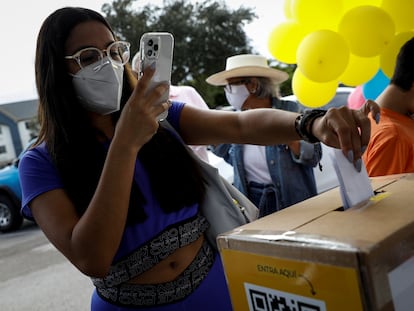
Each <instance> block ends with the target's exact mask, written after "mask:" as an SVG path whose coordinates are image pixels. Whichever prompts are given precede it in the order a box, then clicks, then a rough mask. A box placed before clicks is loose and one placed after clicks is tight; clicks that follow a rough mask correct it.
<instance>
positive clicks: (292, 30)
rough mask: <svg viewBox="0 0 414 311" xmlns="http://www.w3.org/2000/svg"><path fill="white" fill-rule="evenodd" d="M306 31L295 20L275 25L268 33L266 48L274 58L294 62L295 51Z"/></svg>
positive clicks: (283, 61) (287, 62) (288, 62)
mask: <svg viewBox="0 0 414 311" xmlns="http://www.w3.org/2000/svg"><path fill="white" fill-rule="evenodd" d="M305 34H306V32H305V31H304V29H303V28H302V27H301V26H300V25H299V24H298V23H297V22H295V21H293V20H288V21H285V22H282V23H280V24H279V25H277V26H276V27H275V28H274V29H273V30H272V32H271V33H270V35H269V40H268V48H269V51H270V53H271V54H272V55H273V57H274V58H275V59H277V60H278V61H280V62H282V63H286V64H296V51H297V49H298V46H299V43H300V42H301V41H302V39H303V37H304V36H305Z"/></svg>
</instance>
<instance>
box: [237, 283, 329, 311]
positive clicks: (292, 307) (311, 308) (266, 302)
mask: <svg viewBox="0 0 414 311" xmlns="http://www.w3.org/2000/svg"><path fill="white" fill-rule="evenodd" d="M244 288H245V290H246V296H247V300H248V303H249V310H250V311H326V306H325V302H324V301H322V300H317V299H312V298H309V297H304V296H299V295H295V294H292V293H287V292H281V291H278V290H275V289H272V288H267V287H262V286H257V285H254V284H249V283H244Z"/></svg>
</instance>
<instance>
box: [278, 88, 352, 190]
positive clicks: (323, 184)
mask: <svg viewBox="0 0 414 311" xmlns="http://www.w3.org/2000/svg"><path fill="white" fill-rule="evenodd" d="M353 90H354V88H353V87H338V89H337V91H336V95H335V96H334V98H333V99H332V100H331V101H330V102H328V103H327V104H326V105H324V106H322V107H320V109H329V108H331V107H341V106H344V105H347V103H348V96H349V94H351V92H352V91H353ZM282 99H284V100H290V101H296V102H298V101H297V98H296V96H295V95H288V96H284V97H282ZM298 103H299V105H301V106H302V107H303V108H304V109H305V108H307V107H305V106H304V105H302V104H301V103H300V102H298ZM307 109H309V108H307ZM327 148H330V147H328V146H326V145H324V144H322V159H321V161H320V162H319V165H318V166H316V167H315V168H314V170H313V172H314V174H315V180H316V187H317V190H318V193H322V192H325V191H327V190H329V189H332V188H335V187H337V186H339V181H338V176H337V175H336V172H335V168H334V167H333V165H332V161H331V159H329V158H328V157H327V156H324V154H325V155H326V154H327Z"/></svg>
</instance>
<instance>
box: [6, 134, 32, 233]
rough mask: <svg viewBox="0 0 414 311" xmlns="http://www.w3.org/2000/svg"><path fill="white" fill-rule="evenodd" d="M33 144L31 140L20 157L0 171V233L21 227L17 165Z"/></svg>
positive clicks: (20, 191) (20, 193)
mask: <svg viewBox="0 0 414 311" xmlns="http://www.w3.org/2000/svg"><path fill="white" fill-rule="evenodd" d="M33 143H34V139H32V140H31V141H30V142H29V144H28V145H27V147H26V148H25V149H24V150H23V151H22V152H21V153H20V155H19V156H18V157H17V159H15V160H14V161H13V162H12V163H10V164H9V165H7V166H5V167H3V168H2V169H0V232H11V231H14V230H17V229H19V228H20V227H21V225H22V223H23V216H22V215H21V213H20V207H21V200H22V189H21V187H20V180H19V171H18V165H19V161H20V158H21V156H22V155H23V153H24V152H25V151H26V150H27V148H29V147H30V146H31V145H32V144H33Z"/></svg>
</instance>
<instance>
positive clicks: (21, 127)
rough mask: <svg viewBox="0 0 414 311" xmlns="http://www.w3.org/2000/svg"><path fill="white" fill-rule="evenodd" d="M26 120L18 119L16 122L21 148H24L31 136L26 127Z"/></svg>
mask: <svg viewBox="0 0 414 311" xmlns="http://www.w3.org/2000/svg"><path fill="white" fill-rule="evenodd" d="M26 124H27V121H20V122H18V123H17V129H18V131H19V135H20V141H21V142H22V148H23V149H24V148H26V146H27V144H28V143H29V141H30V139H31V137H30V131H29V130H28V129H27V126H26Z"/></svg>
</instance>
